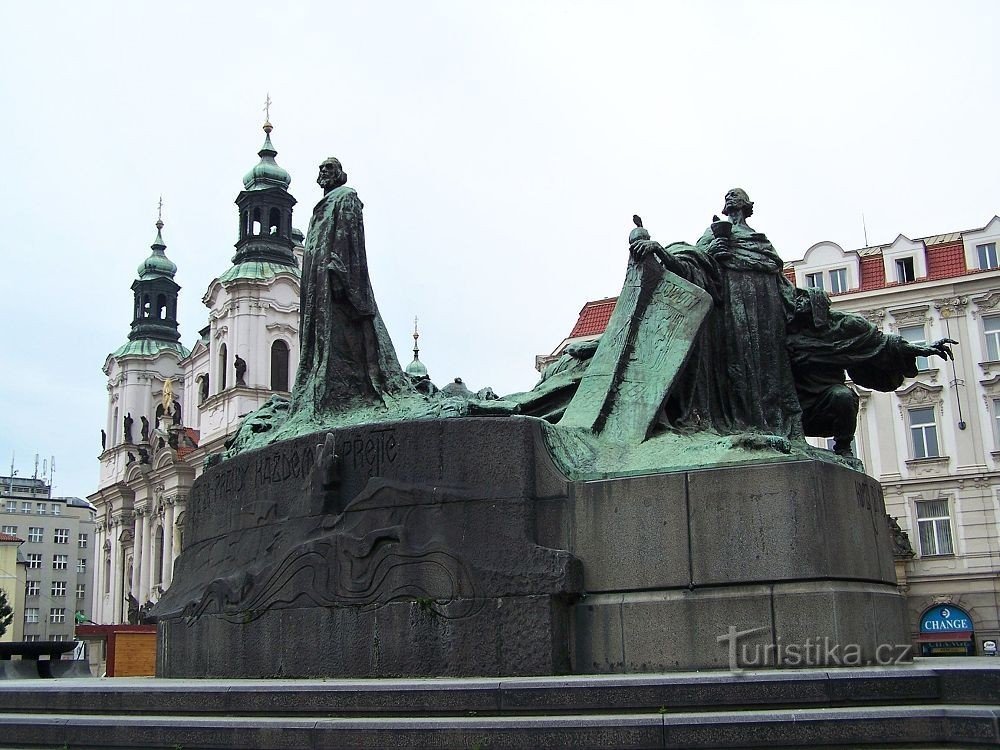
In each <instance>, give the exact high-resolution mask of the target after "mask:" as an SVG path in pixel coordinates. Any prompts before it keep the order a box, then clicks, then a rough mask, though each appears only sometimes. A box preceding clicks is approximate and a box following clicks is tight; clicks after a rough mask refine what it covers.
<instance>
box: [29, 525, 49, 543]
mask: <svg viewBox="0 0 1000 750" xmlns="http://www.w3.org/2000/svg"><path fill="white" fill-rule="evenodd" d="M44 533H45V529H43V528H42V527H41V526H29V527H28V541H29V542H40V541H42V534H44Z"/></svg>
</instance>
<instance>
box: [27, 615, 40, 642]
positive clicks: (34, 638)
mask: <svg viewBox="0 0 1000 750" xmlns="http://www.w3.org/2000/svg"><path fill="white" fill-rule="evenodd" d="M35 622H38V620H35ZM40 638H41V636H40V635H38V633H31V634H30V635H26V636H24V640H25V641H26V642H27V643H34V642H35V641H37V640H39V639H40Z"/></svg>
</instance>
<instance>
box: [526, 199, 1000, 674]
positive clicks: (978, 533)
mask: <svg viewBox="0 0 1000 750" xmlns="http://www.w3.org/2000/svg"><path fill="white" fill-rule="evenodd" d="M998 247H1000V218H997V217H994V218H993V219H991V220H990V221H989V222H988V223H987V224H986V225H985V226H984V227H982V228H980V229H974V230H969V231H962V232H953V233H950V234H944V235H938V236H934V237H925V238H920V239H916V240H911V239H909V238H907V237H905V236H903V235H900V236H899V237H897V238H896V239H895V241H893V242H892V243H891V244H889V245H883V246H874V247H866V248H861V249H859V250H845V249H843V248H842V247H841V246H839V245H837V244H836V243H833V242H819V243H817V244H815V245H813V246H812V247H811V248H809V250H808V251H806V253H805V255H804V257H803V258H802V259H801V260H798V261H794V262H791V263H787V264H786V266H785V275H786V277H787V278H788V279H789V280H790V281H792V282H793V283H794V284H795V285H796V286H799V287H803V288H807V287H818V288H821V289H823V290H825V291H826V292H828V293H829V294H830V296H831V300H832V305H833V307H834V308H835V309H837V310H841V311H843V312H850V313H855V314H858V315H861V316H863V317H865V318H866V319H867V320H869V321H870V322H872V323H873V324H875V325H876V326H878V327H879V328H880V329H881V330H882V331H884V332H886V333H893V334H898V335H900V336H902V337H904V338H906V339H907V340H909V341H911V342H931V341H934V340H937V339H940V338H951V339H954V340H956V341H958V342H959V343H958V344H957V345H956V346H955V347H954V353H955V361H954V362H944V361H942V360H939V359H924V358H921V359H919V360H918V363H917V364H918V369H919V371H918V373H917V375H916V377H913V378H908V379H907V380H906V381H905V383H904V384H903V385H902V387H900V388H899V389H897V390H896V391H895V392H893V393H880V392H877V391H869V390H867V389H865V388H861V387H859V386H853V384H852V386H853V387H854V388H855V390H856V392H857V393H858V395H859V397H860V403H861V407H860V413H859V418H858V430H857V434H856V439H855V453H856V455H857V456H858V457H859V458H861V459H862V460H863V462H864V465H865V468H866V471H867V472H868V473H869V474H870V475H871V476H873V477H875V478H876V479H878V481H879V482H880V483H881V484H882V487H883V490H884V493H885V500H886V508H887V511H888V513H889V515H890V516H892V517H894V518H895V519H896V523H897V524H898V527H899V529H898V533H897V541H898V542H899V545H898V547H899V552H900V554H899V557H898V560H897V570H898V572H899V579H900V586H901V588H902V589H903V591H904V592H905V594H906V597H907V603H908V606H909V614H910V627H911V634H912V637H913V641H914V644H915V645H916V646H917V648H918V650H919V652H920V653H922V654H925V655H936V654H940V655H945V654H983V653H986V654H989V653H994V651H995V648H996V644H997V642H998V640H1000V265H998ZM615 302H616V298H614V297H610V298H606V299H602V300H595V301H592V302H588V303H587V304H586V305H584V307H583V309H582V310H581V311H580V315H579V318H578V320H577V323H576V325H575V326H574V327H573V330H572V331H571V332H570V334H569V336H568V337H567V338H566V339H564V340H563V341H562V342H561V343H560V344H559V346H558V347H556V349H555V350H554V351H553V352H552V354H550V355H541V356H538V357H536V361H535V364H536V368H538V369H539V370H541V369H543V368H544V366H545V365H546V364H548V363H549V362H551V361H553V360H554V359H556V358H557V357H558V356H559V354H561V353H562V352H563V351H564V350H565V348H566V347H567V346H569V345H570V344H573V343H577V342H582V341H588V340H593V339H595V338H598V337H599V336H600V335H601V334H602V333H603V332H604V329H605V327H606V326H607V323H608V320H609V318H610V316H611V312H612V310H613V309H614V305H615ZM810 442H812V443H814V444H816V445H818V446H820V447H830V445H828V441H827V440H825V439H810ZM830 442H832V439H831V441H830ZM907 547H910V549H907Z"/></svg>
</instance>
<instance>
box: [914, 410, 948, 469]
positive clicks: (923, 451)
mask: <svg viewBox="0 0 1000 750" xmlns="http://www.w3.org/2000/svg"><path fill="white" fill-rule="evenodd" d="M908 413H909V416H910V442H911V443H912V446H911V447H912V449H913V458H935V457H936V456H940V455H941V453H940V451H939V450H938V437H937V423H936V422H935V421H934V408H933V407H931V406H922V407H920V408H919V409H910V410H909V411H908Z"/></svg>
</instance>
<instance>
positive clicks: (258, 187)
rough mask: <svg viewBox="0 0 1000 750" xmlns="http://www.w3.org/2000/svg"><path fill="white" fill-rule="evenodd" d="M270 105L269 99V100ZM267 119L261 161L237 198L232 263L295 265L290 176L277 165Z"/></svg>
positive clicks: (247, 178)
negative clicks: (237, 233)
mask: <svg viewBox="0 0 1000 750" xmlns="http://www.w3.org/2000/svg"><path fill="white" fill-rule="evenodd" d="M268 107H270V99H268ZM272 130H273V126H272V125H271V122H270V118H269V117H268V118H267V119H265V121H264V145H263V146H261V149H260V151H258V152H257V155H258V156H259V157H260V162H258V163H257V165H256V166H255V167H254V168H253V169H251V170H250V171H249V172H247V173H246V175H245V176H244V177H243V191H242V192H241V193H240V194H239V196H238V197H237V198H236V205H237V206H238V207H239V212H240V239H239V241H238V242H237V243H236V255H235V256H233V263H234V264H240V263H246V262H252V261H257V262H262V263H278V264H281V265H288V266H295V265H296V261H295V255H294V254H293V252H292V250H293V248H294V247H295V241H294V238H293V230H292V207H293V206H294V205H295V198H293V197H292V195H291V194H290V193H289V192H288V186H289V185H290V184H291V182H292V178H291V176H290V175H289V174H288V172H286V171H285V170H284V169H282V168H281V167H279V166H278V164H277V162H275V161H274V157H275V156H277V155H278V152H277V151H276V150H275V148H274V146H273V145H272V144H271V131H272Z"/></svg>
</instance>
